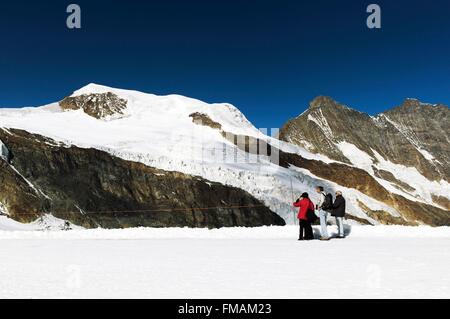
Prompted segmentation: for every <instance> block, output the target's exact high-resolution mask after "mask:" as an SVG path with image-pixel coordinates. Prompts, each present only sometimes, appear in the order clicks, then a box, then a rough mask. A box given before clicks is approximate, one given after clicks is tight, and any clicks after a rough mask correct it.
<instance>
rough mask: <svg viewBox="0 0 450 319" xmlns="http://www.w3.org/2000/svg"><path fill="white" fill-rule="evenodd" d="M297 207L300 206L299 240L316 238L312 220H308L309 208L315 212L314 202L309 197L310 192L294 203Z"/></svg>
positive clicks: (298, 216)
mask: <svg viewBox="0 0 450 319" xmlns="http://www.w3.org/2000/svg"><path fill="white" fill-rule="evenodd" d="M294 206H295V207H299V210H298V215H297V218H298V219H299V222H300V236H299V238H298V240H311V239H314V234H313V230H312V226H311V221H309V220H308V216H307V213H308V210H312V211H313V212H314V203H313V202H312V201H311V200H310V199H309V195H308V193H303V194H302V196H300V198H299V199H297V201H296V202H295V203H294Z"/></svg>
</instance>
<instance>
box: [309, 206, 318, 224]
mask: <svg viewBox="0 0 450 319" xmlns="http://www.w3.org/2000/svg"><path fill="white" fill-rule="evenodd" d="M310 204H312V202H311V201H310ZM312 205H313V206H314V204H312ZM306 219H307V220H308V221H309V222H311V223H314V222H315V221H316V220H317V219H319V217H317V215H316V212H315V211H314V209H311V207H308V210H307V211H306Z"/></svg>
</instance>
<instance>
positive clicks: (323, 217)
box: [316, 186, 330, 240]
mask: <svg viewBox="0 0 450 319" xmlns="http://www.w3.org/2000/svg"><path fill="white" fill-rule="evenodd" d="M316 192H317V193H318V194H319V200H318V201H317V204H316V210H317V212H318V215H319V218H320V232H321V237H320V240H329V239H330V237H329V236H328V230H327V218H328V212H327V211H325V210H324V209H323V206H324V204H325V200H326V194H325V192H324V190H323V187H322V186H317V187H316Z"/></svg>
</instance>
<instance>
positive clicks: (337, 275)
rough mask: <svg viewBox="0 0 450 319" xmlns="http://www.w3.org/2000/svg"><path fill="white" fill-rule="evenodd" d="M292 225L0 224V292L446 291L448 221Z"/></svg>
mask: <svg viewBox="0 0 450 319" xmlns="http://www.w3.org/2000/svg"><path fill="white" fill-rule="evenodd" d="M297 231H298V230H297V227H294V226H288V227H263V228H254V229H248V228H229V229H220V230H205V229H176V228H174V229H127V230H80V231H69V232H64V231H59V232H36V231H31V232H30V231H28V232H23V231H21V232H20V231H19V232H10V231H9V232H4V231H0V258H1V260H2V263H0V282H1V283H2V284H1V285H0V298H181V299H187V298H449V297H450V275H449V272H448V264H449V262H450V250H449V249H448V246H449V244H450V231H449V228H448V227H443V228H431V227H401V226H376V227H369V226H366V227H363V226H353V228H352V229H351V234H350V236H349V237H347V238H346V239H344V240H338V239H335V240H331V241H329V242H322V241H318V240H317V241H312V242H299V241H297V240H296V236H297ZM335 231H336V229H334V228H333V232H335ZM316 232H317V229H316ZM123 239H127V240H123ZM180 265H183V266H182V267H180ZM302 269H313V270H314V271H313V272H314V275H313V276H311V272H304V271H301V270H302Z"/></svg>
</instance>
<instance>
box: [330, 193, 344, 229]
mask: <svg viewBox="0 0 450 319" xmlns="http://www.w3.org/2000/svg"><path fill="white" fill-rule="evenodd" d="M331 216H334V217H335V218H336V225H337V227H338V238H345V234H344V217H345V198H344V196H342V192H341V191H337V192H336V199H335V200H334V203H333V207H332V212H331Z"/></svg>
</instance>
